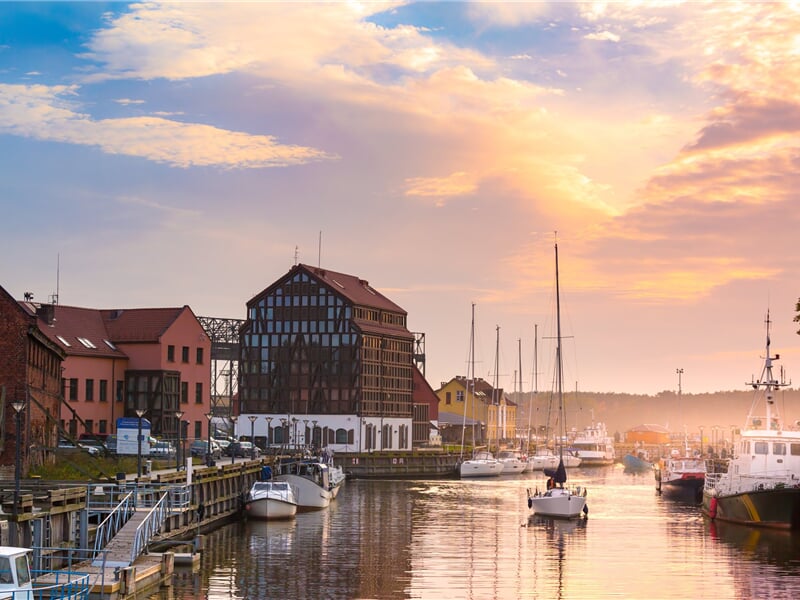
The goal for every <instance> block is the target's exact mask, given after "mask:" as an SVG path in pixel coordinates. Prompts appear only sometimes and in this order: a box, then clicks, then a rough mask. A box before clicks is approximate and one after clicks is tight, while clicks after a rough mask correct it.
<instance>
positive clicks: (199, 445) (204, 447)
mask: <svg viewBox="0 0 800 600" xmlns="http://www.w3.org/2000/svg"><path fill="white" fill-rule="evenodd" d="M189 453H190V454H191V455H192V456H200V457H204V456H205V455H206V454H208V440H195V441H193V442H192V445H191V446H189ZM220 456H222V450H220V447H219V445H218V444H217V443H216V442H213V441H212V442H211V457H212V458H214V459H217V458H219V457H220Z"/></svg>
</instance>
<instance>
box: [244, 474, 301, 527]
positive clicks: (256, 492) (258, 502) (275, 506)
mask: <svg viewBox="0 0 800 600" xmlns="http://www.w3.org/2000/svg"><path fill="white" fill-rule="evenodd" d="M244 509H245V513H246V514H247V516H248V517H249V518H253V519H262V520H267V521H270V520H280V519H291V518H293V517H294V516H295V514H297V499H296V498H295V494H294V490H292V486H291V485H289V482H287V481H256V482H255V483H253V485H252V487H251V488H250V491H249V492H248V493H247V497H246V498H245V502H244Z"/></svg>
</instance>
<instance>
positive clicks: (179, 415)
mask: <svg viewBox="0 0 800 600" xmlns="http://www.w3.org/2000/svg"><path fill="white" fill-rule="evenodd" d="M175 418H176V419H177V420H178V445H177V447H176V448H175V470H176V471H180V469H181V419H182V418H183V411H182V410H176V411H175Z"/></svg>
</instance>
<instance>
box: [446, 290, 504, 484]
mask: <svg viewBox="0 0 800 600" xmlns="http://www.w3.org/2000/svg"><path fill="white" fill-rule="evenodd" d="M469 358H470V370H471V373H470V377H469V379H468V380H467V390H466V392H467V394H466V395H467V397H468V398H469V399H470V402H469V404H470V405H471V406H472V412H473V417H474V416H475V415H474V412H475V402H476V401H477V400H476V394H475V303H473V304H472V324H471V328H470V349H469ZM470 390H471V393H470ZM467 404H468V403H467V402H464V422H463V423H462V425H461V452H462V458H461V459H460V460H459V462H458V465H457V466H456V469H457V472H458V475H459V477H461V478H467V477H496V476H497V475H500V473H502V472H503V465H502V464H501V463H500V462H498V460H497V459H496V458H495V457H494V456H492V453H491V452H489V449H488V448H486V447H480V448H478V447H475V448H473V451H472V458H469V459H467V460H463V452H464V436H465V434H466V429H467V427H466V421H467ZM472 443H473V444H474V443H475V419H474V418H473V419H472Z"/></svg>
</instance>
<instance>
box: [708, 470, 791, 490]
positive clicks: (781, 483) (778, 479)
mask: <svg viewBox="0 0 800 600" xmlns="http://www.w3.org/2000/svg"><path fill="white" fill-rule="evenodd" d="M725 475H728V478H727V480H726V481H725V487H727V489H728V490H737V491H739V492H758V491H764V490H774V489H780V488H783V487H787V486H792V487H796V486H800V478H798V477H797V476H796V475H795V474H794V472H793V471H791V470H789V469H781V470H780V471H768V472H761V473H746V474H739V475H735V474H733V473H728V474H726V473H707V474H706V478H705V484H704V488H705V490H706V491H708V492H713V491H714V490H717V489H718V488H719V483H720V481H721V480H722V477H723V476H725Z"/></svg>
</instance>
